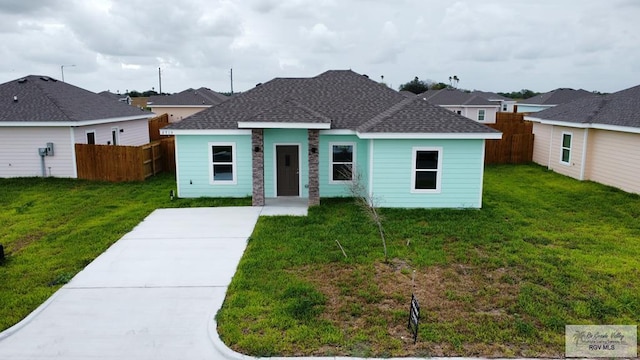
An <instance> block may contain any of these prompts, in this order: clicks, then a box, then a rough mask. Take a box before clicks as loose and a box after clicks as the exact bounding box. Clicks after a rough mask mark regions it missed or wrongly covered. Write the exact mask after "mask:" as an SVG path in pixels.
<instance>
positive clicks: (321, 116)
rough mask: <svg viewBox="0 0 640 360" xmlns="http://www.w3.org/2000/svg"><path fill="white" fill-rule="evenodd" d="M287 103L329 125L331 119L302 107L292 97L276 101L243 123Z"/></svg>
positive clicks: (304, 106) (302, 105)
mask: <svg viewBox="0 0 640 360" xmlns="http://www.w3.org/2000/svg"><path fill="white" fill-rule="evenodd" d="M287 103H291V104H293V105H295V106H296V107H298V108H300V109H302V110H304V111H306V112H308V113H311V115H313V116H315V117H317V118H320V119H322V120H325V121H327V122H329V123H331V119H330V118H328V117H327V116H326V115H324V114H322V113H320V112H318V111H315V110H313V109H311V108H310V107H308V106H306V105H304V104H303V103H301V102H299V101H297V100H295V99H294V98H292V97H287V98H284V99H282V100H281V101H278V102H277V103H276V104H275V105H274V106H270V107H268V108H265V109H264V110H262V111H260V112H257V113H255V114H253V115H251V116H250V117H248V118H246V119H244V120H243V121H251V119H254V118H256V117H258V116H260V115H263V114H265V113H267V112H269V111H271V110H273V109H276V108H278V107H281V106H284V105H286V104H287Z"/></svg>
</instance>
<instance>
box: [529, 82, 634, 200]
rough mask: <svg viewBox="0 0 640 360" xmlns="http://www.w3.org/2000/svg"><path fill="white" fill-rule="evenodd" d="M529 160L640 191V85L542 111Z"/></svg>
mask: <svg viewBox="0 0 640 360" xmlns="http://www.w3.org/2000/svg"><path fill="white" fill-rule="evenodd" d="M525 120H528V121H532V122H533V123H534V124H533V133H534V135H535V142H534V146H533V161H534V162H536V163H538V164H541V165H544V166H546V167H547V168H549V169H550V170H553V171H555V172H558V173H560V174H564V175H567V176H571V177H573V178H575V179H578V180H592V181H596V182H599V183H602V184H605V185H610V186H614V187H617V188H620V189H622V190H624V191H627V192H632V193H640V86H636V87H632V88H630V89H626V90H622V91H619V92H616V93H613V94H610V95H606V96H597V97H585V98H582V99H578V100H575V101H573V102H570V103H567V104H562V105H558V106H556V107H553V108H550V109H548V110H544V111H540V112H537V113H535V114H532V115H530V116H525Z"/></svg>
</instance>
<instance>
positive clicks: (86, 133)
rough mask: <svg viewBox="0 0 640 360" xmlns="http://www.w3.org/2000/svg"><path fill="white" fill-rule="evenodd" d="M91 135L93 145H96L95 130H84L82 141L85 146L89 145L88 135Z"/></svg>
mask: <svg viewBox="0 0 640 360" xmlns="http://www.w3.org/2000/svg"><path fill="white" fill-rule="evenodd" d="M91 133H93V141H94V143H96V144H98V137H97V136H96V130H95V129H94V130H86V131H85V132H84V141H85V144H89V134H91Z"/></svg>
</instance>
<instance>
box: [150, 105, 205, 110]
mask: <svg viewBox="0 0 640 360" xmlns="http://www.w3.org/2000/svg"><path fill="white" fill-rule="evenodd" d="M147 106H148V107H150V108H152V109H153V108H210V107H211V105H153V104H151V105H147Z"/></svg>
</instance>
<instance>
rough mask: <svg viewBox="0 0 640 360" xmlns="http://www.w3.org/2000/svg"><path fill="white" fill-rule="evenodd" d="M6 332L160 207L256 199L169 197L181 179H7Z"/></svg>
mask: <svg viewBox="0 0 640 360" xmlns="http://www.w3.org/2000/svg"><path fill="white" fill-rule="evenodd" d="M0 189H1V191H0V224H2V226H0V244H2V245H3V246H4V249H5V254H6V261H5V263H4V264H3V265H0V331H1V330H4V329H6V328H8V327H10V326H12V325H13V324H15V323H17V322H18V321H20V320H22V318H24V317H25V316H26V315H27V314H29V313H30V312H31V311H33V310H34V309H35V308H36V307H38V305H40V304H41V303H42V302H44V301H45V300H46V299H47V298H48V297H49V296H51V294H53V293H54V292H55V291H56V290H57V289H58V288H59V287H60V286H61V285H62V284H64V283H66V282H67V281H69V280H70V279H71V278H72V277H73V276H74V275H75V274H76V273H77V272H78V271H80V270H82V268H84V267H85V266H86V265H87V264H89V263H90V262H91V261H92V260H93V259H94V258H96V257H97V256H98V255H100V254H101V253H102V252H103V251H104V250H106V249H107V248H108V247H109V246H110V245H111V244H113V243H114V242H115V241H116V240H118V239H119V238H120V237H122V235H124V234H126V233H127V232H129V231H131V229H133V227H134V226H135V225H137V224H138V223H139V222H140V221H142V219H144V218H145V217H146V216H147V215H149V214H150V213H151V212H152V211H153V210H155V209H157V208H168V207H194V206H221V205H233V204H235V205H251V200H250V199H248V198H247V199H237V200H225V199H218V200H215V199H179V200H178V199H176V200H173V201H172V200H171V199H170V198H169V191H170V190H171V189H175V178H174V177H173V176H172V175H168V174H162V175H159V176H157V177H154V178H151V179H149V180H148V181H146V182H137V183H124V184H111V183H101V182H89V181H82V180H70V179H55V178H46V179H42V178H21V179H0Z"/></svg>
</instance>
